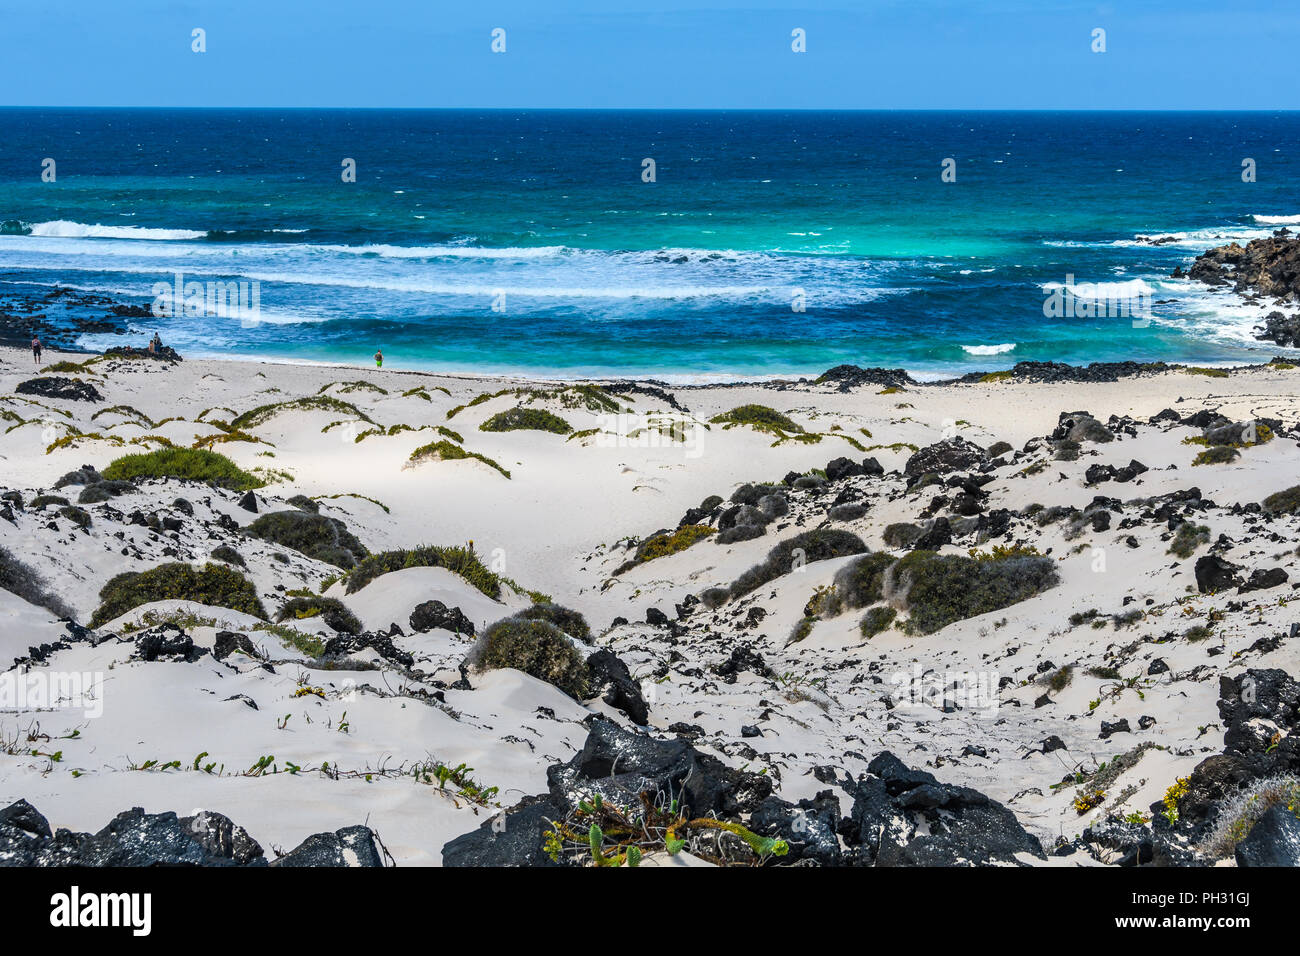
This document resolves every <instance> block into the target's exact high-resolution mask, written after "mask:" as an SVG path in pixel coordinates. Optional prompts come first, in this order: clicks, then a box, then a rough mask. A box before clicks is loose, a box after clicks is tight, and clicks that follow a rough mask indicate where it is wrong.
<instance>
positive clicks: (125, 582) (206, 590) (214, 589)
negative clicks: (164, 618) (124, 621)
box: [90, 562, 266, 627]
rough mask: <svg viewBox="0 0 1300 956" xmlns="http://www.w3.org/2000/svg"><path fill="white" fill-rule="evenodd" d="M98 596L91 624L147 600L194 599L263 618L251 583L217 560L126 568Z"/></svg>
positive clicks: (101, 621)
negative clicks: (197, 564)
mask: <svg viewBox="0 0 1300 956" xmlns="http://www.w3.org/2000/svg"><path fill="white" fill-rule="evenodd" d="M99 600H100V605H99V608H98V609H97V610H96V611H95V613H94V615H93V616H92V617H91V619H90V626H91V627H100V626H102V625H103V624H105V623H107V622H108V621H111V620H113V619H114V618H117V617H121V616H122V615H123V614H125V613H126V612H127V611H129V610H131V609H132V608H135V607H139V606H140V605H141V604H148V603H150V602H151V601H195V602H197V603H199V604H207V605H210V606H212V607H225V608H230V609H231V610H232V611H242V612H244V613H245V614H251V615H253V616H254V617H258V618H261V619H262V620H266V609H265V608H264V607H262V600H261V598H259V597H258V596H257V588H255V587H254V586H253V583H252V582H251V581H249V580H248V578H246V577H244V576H243V575H242V574H240V573H239V572H238V571H235V570H232V569H231V568H227V567H223V566H222V565H219V564H207V565H204V566H203V567H202V568H195V567H194V566H193V565H189V564H181V563H179V562H174V563H171V564H160V565H158V567H156V568H150V569H149V570H148V571H127V572H125V573H123V574H119V575H117V576H116V577H114V578H112V579H111V580H110V581H109V582H108V583H107V584H105V585H104V586H103V588H101V589H100V592H99Z"/></svg>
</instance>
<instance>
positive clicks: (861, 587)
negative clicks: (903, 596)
mask: <svg viewBox="0 0 1300 956" xmlns="http://www.w3.org/2000/svg"><path fill="white" fill-rule="evenodd" d="M895 560H897V559H896V558H894V556H893V555H891V554H886V553H885V552H883V551H875V552H872V553H871V554H864V555H863V556H862V557H860V558H854V559H853V560H852V561H850V562H849V563H848V564H846V565H844V567H842V568H840V569H839V571H837V572H835V591H836V593H837V594H838V595H839V596H840V600H841V601H843V602H844V606H845V607H849V608H859V607H867V606H869V605H872V604H875V603H876V602H877V601H879V600H881V599H882V598H883V597H884V584H885V572H886V571H887V570H889V568H890V566H891V565H893V563H894V561H895Z"/></svg>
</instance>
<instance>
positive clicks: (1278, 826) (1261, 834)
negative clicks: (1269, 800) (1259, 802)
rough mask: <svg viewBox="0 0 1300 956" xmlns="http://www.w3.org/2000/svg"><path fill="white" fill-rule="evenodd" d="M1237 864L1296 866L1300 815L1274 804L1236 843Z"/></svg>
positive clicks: (1299, 852)
mask: <svg viewBox="0 0 1300 956" xmlns="http://www.w3.org/2000/svg"><path fill="white" fill-rule="evenodd" d="M1237 865H1238V866H1300V817H1297V816H1296V815H1295V814H1294V813H1293V812H1291V810H1290V809H1288V808H1287V807H1285V806H1283V805H1281V804H1276V805H1274V806H1272V807H1269V808H1268V810H1266V811H1265V812H1264V815H1263V816H1261V817H1260V818H1259V820H1257V821H1256V823H1255V825H1254V826H1253V827H1251V829H1250V834H1249V835H1248V836H1247V837H1246V839H1244V840H1242V841H1241V842H1240V843H1238V844H1237Z"/></svg>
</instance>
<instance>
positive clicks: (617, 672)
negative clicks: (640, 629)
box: [587, 648, 650, 726]
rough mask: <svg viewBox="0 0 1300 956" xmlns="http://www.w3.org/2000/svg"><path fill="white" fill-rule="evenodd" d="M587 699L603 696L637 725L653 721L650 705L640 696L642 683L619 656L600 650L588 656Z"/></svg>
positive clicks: (606, 701) (610, 704)
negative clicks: (633, 675) (638, 681)
mask: <svg viewBox="0 0 1300 956" xmlns="http://www.w3.org/2000/svg"><path fill="white" fill-rule="evenodd" d="M587 675H588V676H587V690H588V695H589V696H588V698H587V699H588V700H590V699H591V698H594V697H600V698H601V699H602V700H604V701H605V703H607V704H609V706H611V707H613V708H615V709H616V710H621V711H622V712H623V713H625V714H627V716H628V717H629V718H630V719H631V720H632V722H633V723H635V724H640V725H642V726H644V725H645V724H647V723H649V721H650V708H649V707H648V706H647V705H646V702H645V698H644V697H642V696H641V685H640V684H638V683H637V682H636V681H635V680H633V678H632V672H631V671H630V670H628V667H627V665H626V664H624V663H623V662H622V661H621V660H620V659H619V658H618V656H617V655H616V654H615V653H614V652H613V651H610V650H605V649H603V648H602V649H601V650H598V651H596V652H595V653H594V654H592V655H591V656H590V657H588V658H587Z"/></svg>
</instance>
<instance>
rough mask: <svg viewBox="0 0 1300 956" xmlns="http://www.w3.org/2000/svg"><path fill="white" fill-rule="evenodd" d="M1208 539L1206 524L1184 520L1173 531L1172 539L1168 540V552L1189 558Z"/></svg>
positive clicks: (1208, 532)
mask: <svg viewBox="0 0 1300 956" xmlns="http://www.w3.org/2000/svg"><path fill="white" fill-rule="evenodd" d="M1209 540H1210V529H1209V527H1208V526H1206V525H1203V524H1202V525H1198V524H1194V523H1193V522H1191V521H1184V522H1183V523H1182V524H1180V525H1179V526H1178V530H1177V531H1176V532H1174V539H1173V540H1172V541H1171V542H1169V553H1170V554H1175V555H1177V556H1178V557H1180V558H1184V559H1186V558H1190V557H1191V556H1192V554H1193V552H1195V551H1196V549H1197V548H1199V547H1200V546H1201V545H1203V544H1207V543H1208V542H1209Z"/></svg>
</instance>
